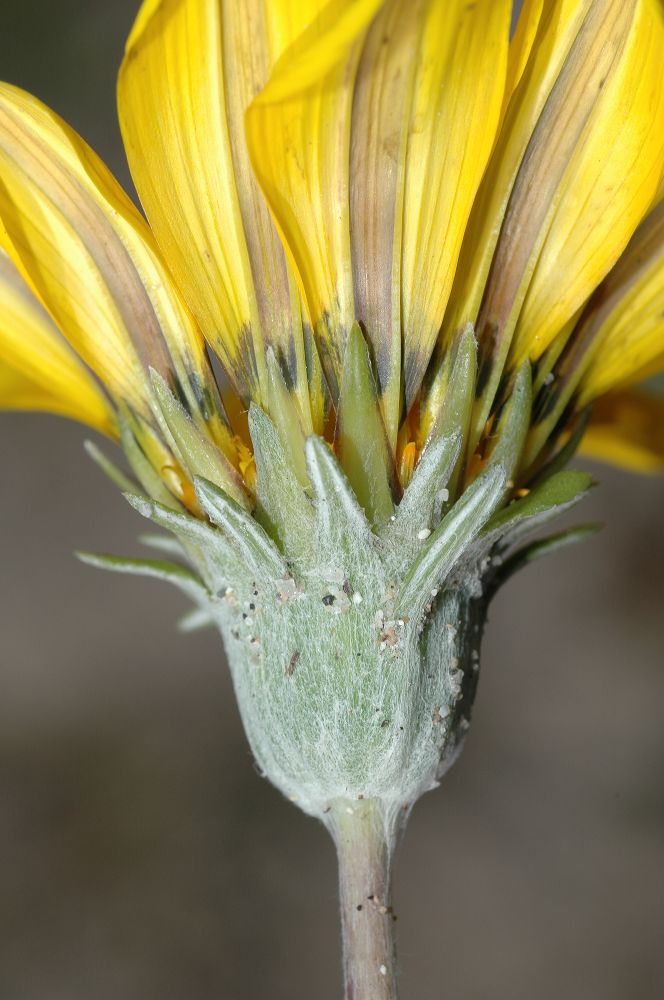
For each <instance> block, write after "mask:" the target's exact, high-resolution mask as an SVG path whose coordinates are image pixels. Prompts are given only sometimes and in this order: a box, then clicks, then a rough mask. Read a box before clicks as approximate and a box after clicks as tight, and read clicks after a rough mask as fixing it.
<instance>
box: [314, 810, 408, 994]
mask: <svg viewBox="0 0 664 1000" xmlns="http://www.w3.org/2000/svg"><path fill="white" fill-rule="evenodd" d="M330 828H331V832H332V835H333V837H334V841H335V844H336V847H337V857H338V860H339V892H340V897H341V928H342V935H343V954H344V958H343V961H344V981H345V998H346V1000H397V996H398V993H397V981H396V954H395V945H394V923H395V919H396V918H395V916H394V914H393V912H392V906H391V902H390V869H391V859H392V849H393V841H394V837H393V835H392V832H391V831H392V826H391V824H390V823H389V822H388V821H387V820H386V817H385V812H384V810H383V808H382V805H381V804H380V803H378V802H376V801H372V800H360V801H350V800H338V801H337V802H335V804H334V805H333V807H332V811H331V814H330Z"/></svg>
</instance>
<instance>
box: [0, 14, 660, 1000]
mask: <svg viewBox="0 0 664 1000" xmlns="http://www.w3.org/2000/svg"><path fill="white" fill-rule="evenodd" d="M136 7H137V2H136V0H114V2H113V3H112V4H109V3H108V2H105V0H59V2H58V3H55V2H49V0H2V30H1V31H0V77H1V78H3V79H5V80H9V81H11V82H13V83H16V84H19V85H21V86H24V87H26V88H28V89H30V90H31V91H33V92H34V93H36V94H37V95H38V96H39V97H41V98H42V99H43V100H45V101H46V102H48V103H49V104H50V105H52V106H53V107H55V108H56V109H57V110H58V111H59V112H60V113H61V114H62V115H63V116H64V117H65V118H66V119H68V120H69V121H70V122H71V123H72V124H73V125H74V126H75V127H76V128H77V129H78V130H79V131H80V132H82V134H83V135H84V136H85V137H86V138H87V139H88V140H89V141H90V142H91V143H92V144H93V145H94V146H95V148H96V149H97V150H98V151H99V152H100V153H101V154H102V156H103V157H104V158H105V159H106V160H107V162H108V163H109V164H110V165H111V167H112V168H113V169H114V170H115V171H116V173H117V174H118V175H119V176H120V177H121V178H122V180H123V181H124V182H125V183H128V178H127V171H126V166H125V162H124V158H123V154H122V149H121V145H120V142H119V136H118V130H117V126H116V119H115V108H114V84H115V73H116V70H117V67H118V65H119V62H120V58H121V53H122V47H123V42H124V38H125V36H126V34H127V31H128V29H129V26H130V23H131V21H132V18H133V15H134V13H135V11H136ZM84 436H85V433H84V431H82V430H81V429H80V428H79V427H77V426H75V425H73V424H69V423H67V422H65V421H62V420H58V419H56V418H45V417H38V416H34V415H26V416H21V415H16V416H13V415H3V416H2V417H1V418H0V454H1V456H2V469H3V476H4V479H3V481H2V490H1V493H0V552H1V557H0V594H1V599H0V665H1V670H0V691H1V695H0V859H1V861H0V997H2V1000H90V998H94V1000H120V998H121V1000H181V998H183V997H186V998H187V1000H213V998H214V1000H220V998H224V1000H259V998H260V1000H262V998H266V997H268V998H270V1000H311V998H316V1000H338V997H339V996H340V994H341V977H340V963H339V953H338V941H337V933H338V931H337V902H336V881H335V879H336V875H335V864H334V857H333V851H332V846H331V843H328V840H327V835H326V834H325V833H324V831H323V830H322V828H320V827H318V826H317V825H316V824H315V823H314V822H313V821H312V820H310V819H307V818H305V817H304V816H302V815H301V814H300V813H298V812H297V811H296V810H295V809H294V808H293V806H292V805H290V804H289V803H286V802H285V801H283V800H282V799H281V798H280V796H279V795H278V794H277V793H276V792H275V791H274V790H273V789H272V788H271V787H270V786H269V785H268V784H267V783H266V782H265V781H263V780H261V779H260V778H259V776H258V774H257V773H256V771H255V770H254V767H253V764H252V760H251V757H250V755H249V752H248V749H247V746H246V743H245V739H244V736H243V733H242V730H241V727H240V723H239V720H238V715H237V711H236V708H235V704H234V700H233V694H232V690H231V685H230V683H229V678H228V674H227V670H226V666H225V663H224V658H223V655H222V650H221V643H220V640H219V639H218V637H217V636H216V634H214V633H212V632H202V633H199V634H196V635H193V636H186V637H185V636H181V635H179V634H178V633H177V632H176V630H175V624H174V623H175V620H176V619H177V617H178V616H179V615H180V614H181V613H182V612H183V611H184V610H185V607H186V606H185V603H184V601H183V600H181V599H180V598H179V597H178V596H177V595H176V594H174V593H171V591H170V590H169V589H167V588H166V587H164V586H162V585H161V584H158V583H155V582H152V581H140V580H133V579H131V578H126V579H124V578H120V577H117V576H111V575H109V576H106V575H104V574H102V573H98V572H95V571H93V570H91V569H89V568H86V567H84V566H82V565H80V564H79V563H77V562H76V561H75V560H74V558H73V556H72V551H73V550H74V549H76V548H88V549H96V550H105V551H111V552H117V553H129V552H134V551H137V548H136V544H135V541H134V540H135V538H136V536H137V534H138V533H139V532H140V531H141V530H143V525H142V524H141V523H140V522H139V519H138V518H137V516H136V515H135V514H134V513H133V512H132V511H131V510H130V509H129V508H128V507H127V506H126V505H125V504H124V502H123V501H122V499H121V498H120V496H119V495H118V494H117V493H116V491H115V490H114V489H113V488H112V487H110V485H109V484H108V483H107V482H106V481H104V480H103V479H102V477H101V474H100V473H99V472H98V471H97V470H96V469H95V468H94V467H93V466H92V464H91V463H90V462H89V461H88V460H87V459H86V458H85V456H84V454H83V451H82V447H81V445H82V441H83V438H84ZM595 471H596V473H597V476H598V478H599V479H600V481H601V485H600V486H599V487H598V488H597V489H596V490H595V491H594V492H593V495H592V497H591V498H590V499H589V500H588V501H587V502H586V503H585V506H584V508H583V509H582V510H581V511H580V512H579V514H578V517H579V518H580V519H582V520H591V519H600V520H603V521H606V522H607V529H606V530H605V531H604V532H603V533H602V534H601V535H600V536H598V537H597V538H595V539H594V540H592V541H590V542H588V543H586V544H584V545H583V546H582V547H579V548H577V549H574V550H568V551H566V552H563V553H562V554H559V555H557V556H555V557H552V558H551V560H550V561H543V562H542V563H540V564H537V565H535V566H533V567H532V568H530V569H528V570H526V571H525V572H524V573H523V574H522V575H521V576H520V577H519V578H518V579H516V580H515V581H514V582H513V583H512V584H511V585H510V586H509V587H508V588H507V589H506V590H505V591H504V592H503V593H502V594H501V595H500V596H499V597H498V599H497V600H496V603H495V605H494V607H493V613H492V616H491V622H490V626H489V629H488V634H487V637H486V642H485V648H484V657H483V677H482V682H481V684H480V691H479V697H478V702H477V705H476V709H475V714H474V722H473V727H472V730H471V733H470V736H469V740H468V744H467V748H466V750H465V752H464V754H463V755H462V757H461V759H460V761H459V763H458V764H457V765H456V766H455V768H454V769H453V770H452V772H451V773H450V774H449V775H448V777H447V778H446V779H445V782H444V784H443V786H442V787H441V789H439V790H438V791H437V792H436V793H434V794H431V795H428V796H427V797H425V799H423V800H422V801H421V802H420V803H419V805H418V806H417V808H416V810H415V812H414V815H413V818H412V821H411V825H410V829H409V831H408V836H407V837H406V840H405V843H404V846H403V848H402V849H401V852H400V857H399V863H398V868H397V874H396V906H397V912H398V915H399V924H398V929H399V956H400V965H401V968H402V977H403V978H402V981H403V993H404V996H405V997H411V998H413V1000H415V998H417V1000H439V998H442V1000H447V998H450V1000H482V998H486V997H489V996H490V997H492V998H493V1000H526V998H527V1000H531V998H532V997H537V998H538V1000H554V998H555V1000H558V998H560V997H565V998H566V1000H625V998H627V997H629V998H631V997H639V1000H659V998H660V997H662V996H663V995H664V954H663V951H662V946H661V942H662V930H663V927H664V795H663V790H662V763H663V756H664V753H663V752H664V727H663V726H662V720H663V718H664V669H663V666H664V665H663V663H662V649H663V648H664V614H663V608H662V593H663V585H664V531H663V530H662V520H663V516H662V512H663V510H664V479H640V478H638V479H637V478H633V477H631V476H629V475H627V474H622V473H619V472H614V471H611V470H609V469H604V468H602V469H599V468H597V469H596V470H595Z"/></svg>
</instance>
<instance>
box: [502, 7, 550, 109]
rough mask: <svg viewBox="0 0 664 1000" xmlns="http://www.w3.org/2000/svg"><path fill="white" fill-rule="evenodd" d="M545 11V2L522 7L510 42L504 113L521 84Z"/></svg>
mask: <svg viewBox="0 0 664 1000" xmlns="http://www.w3.org/2000/svg"><path fill="white" fill-rule="evenodd" d="M543 9H544V0H525V2H524V4H523V6H522V7H521V11H520V13H519V19H518V21H517V24H516V29H515V31H514V36H513V37H512V40H511V41H510V47H509V54H508V59H507V78H506V81H505V96H504V99H503V113H504V112H505V111H506V110H507V107H508V105H509V102H510V100H511V97H512V94H513V93H514V91H515V90H516V88H517V87H518V85H519V83H520V82H521V77H522V76H523V73H524V70H525V68H526V66H527V65H528V60H529V58H530V53H531V51H532V47H533V44H534V42H535V38H536V36H537V31H538V29H539V26H540V21H541V19H542V11H543Z"/></svg>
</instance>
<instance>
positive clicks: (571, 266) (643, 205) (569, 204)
mask: <svg viewBox="0 0 664 1000" xmlns="http://www.w3.org/2000/svg"><path fill="white" fill-rule="evenodd" d="M621 4H623V5H624V6H629V4H626V3H625V0H621ZM663 64H664V7H663V6H662V4H661V2H660V0H641V2H639V3H637V4H636V9H635V13H634V18H633V22H632V25H631V27H630V30H629V35H628V36H627V38H626V39H625V44H624V49H623V51H622V52H621V53H620V54H619V55H618V57H617V59H616V60H615V63H614V65H613V66H612V67H611V68H610V69H609V74H608V77H607V78H606V80H605V82H604V84H603V91H602V96H601V98H600V100H599V101H598V103H597V107H596V110H595V112H594V113H593V115H592V117H591V119H590V121H589V123H588V125H587V126H586V128H585V130H584V132H583V134H582V135H581V138H580V141H579V143H578V146H577V148H576V150H575V153H574V156H573V157H572V159H571V161H570V164H569V166H568V168H567V170H566V172H565V176H564V177H563V180H562V183H561V185H560V187H559V189H558V191H557V193H556V201H557V203H558V207H557V210H556V211H555V215H554V216H553V219H552V221H551V225H550V228H549V229H548V232H547V235H546V240H545V242H544V245H543V246H542V249H541V251H540V253H539V257H538V260H537V266H536V268H535V271H534V274H533V277H532V280H531V282H530V285H529V288H528V292H527V295H526V298H525V301H524V303H523V307H522V310H521V313H520V316H519V321H518V324H517V328H516V332H515V343H514V348H513V349H514V354H515V363H517V364H518V363H519V362H520V360H521V359H522V358H523V357H525V356H526V355H527V354H529V355H530V356H531V357H532V358H536V357H538V356H539V355H540V354H541V352H542V351H543V350H544V349H545V348H546V347H547V346H548V344H549V343H551V341H552V340H553V338H554V336H555V334H556V333H557V331H558V330H559V329H560V328H561V327H562V326H563V325H564V323H565V322H566V321H567V320H568V319H569V317H570V316H571V315H573V313H574V312H575V311H576V310H577V309H578V308H579V306H580V305H582V303H583V302H584V300H585V299H586V298H587V297H588V295H589V293H590V292H591V290H592V289H593V288H594V287H595V286H596V285H597V284H598V283H599V282H600V281H601V279H602V278H603V277H604V275H605V274H606V273H607V271H608V270H609V269H610V268H611V267H612V266H613V264H614V263H615V261H616V260H617V259H618V257H619V256H620V254H621V252H622V251H623V249H624V248H625V246H626V245H627V243H628V241H629V239H630V237H631V235H632V233H633V232H634V230H635V229H636V227H637V225H638V224H639V222H640V221H641V219H642V218H643V216H644V214H645V213H646V212H647V211H648V208H649V207H650V204H651V202H652V200H653V198H654V196H655V194H656V191H657V187H658V183H659V177H660V175H661V172H662V167H663V166H664V130H663V129H662V122H663V121H664V76H663V74H662V65H663ZM561 292H562V294H561Z"/></svg>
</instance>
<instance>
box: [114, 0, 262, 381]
mask: <svg viewBox="0 0 664 1000" xmlns="http://www.w3.org/2000/svg"><path fill="white" fill-rule="evenodd" d="M222 46H223V32H222V20H221V10H220V2H219V0H163V2H154V0H148V2H146V3H144V4H143V6H142V7H141V10H140V12H139V14H138V18H137V20H136V23H135V25H134V28H133V30H132V32H131V35H130V36H129V40H128V42H127V48H126V54H125V58H124V61H123V64H122V68H121V70H120V77H119V80H118V106H119V116H120V125H121V129H122V135H123V139H124V143H125V148H126V151H127V158H128V160H129V166H130V168H131V173H132V177H133V180H134V183H135V185H136V190H137V191H138V194H139V197H140V199H141V202H142V204H143V207H144V208H145V212H146V215H147V217H148V219H149V220H150V224H151V226H152V229H153V230H154V233H155V235H156V237H157V240H158V242H159V245H160V247H161V249H162V251H163V253H164V256H165V258H166V260H167V261H168V265H169V267H170V269H171V271H172V273H173V275H174V277H175V280H176V282H177V284H178V287H179V288H180V290H181V292H182V294H183V295H184V297H185V299H186V301H187V303H188V305H189V307H190V308H191V310H192V312H193V313H194V315H195V317H196V319H197V320H198V323H199V324H200V327H201V329H202V331H203V333H204V334H205V336H206V338H207V339H208V341H209V342H210V344H211V345H212V346H213V347H214V349H215V351H216V352H217V353H218V355H219V357H220V358H221V360H222V362H223V363H224V366H225V367H226V369H227V371H228V373H229V376H230V378H231V379H232V380H233V382H234V383H235V385H236V386H237V387H238V389H239V390H240V391H241V392H242V394H243V395H251V394H254V395H255V394H256V392H257V379H258V375H257V368H256V360H255V358H254V348H253V344H252V336H253V335H255V334H256V332H257V331H256V322H257V317H256V304H255V300H254V293H253V288H252V279H251V269H250V265H249V258H248V254H247V246H246V241H245V238H244V232H243V226H242V218H241V214H240V206H239V202H238V196H237V190H236V186H235V179H234V163H233V157H232V153H231V145H230V138H229V134H228V126H227V121H226V115H225V86H226V85H225V78H224V72H223V62H222ZM237 58H238V59H241V58H242V55H241V54H240V53H238V55H237Z"/></svg>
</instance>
